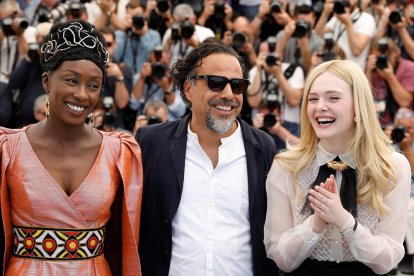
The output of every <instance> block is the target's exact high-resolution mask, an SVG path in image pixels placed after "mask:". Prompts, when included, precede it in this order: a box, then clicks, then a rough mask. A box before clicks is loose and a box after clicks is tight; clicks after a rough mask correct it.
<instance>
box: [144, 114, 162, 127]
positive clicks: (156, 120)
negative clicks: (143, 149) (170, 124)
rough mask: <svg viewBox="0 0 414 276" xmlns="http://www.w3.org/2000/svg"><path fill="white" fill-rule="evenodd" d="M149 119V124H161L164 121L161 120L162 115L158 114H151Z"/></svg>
mask: <svg viewBox="0 0 414 276" xmlns="http://www.w3.org/2000/svg"><path fill="white" fill-rule="evenodd" d="M147 120H148V123H147V124H148V125H153V124H160V123H162V121H161V119H160V117H158V116H156V115H150V116H148V118H147Z"/></svg>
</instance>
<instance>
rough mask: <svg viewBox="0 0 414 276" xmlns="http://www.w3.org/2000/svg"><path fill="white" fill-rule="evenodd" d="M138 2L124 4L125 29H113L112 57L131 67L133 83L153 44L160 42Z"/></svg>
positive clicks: (158, 35)
mask: <svg viewBox="0 0 414 276" xmlns="http://www.w3.org/2000/svg"><path fill="white" fill-rule="evenodd" d="M138 2H139V1H134V0H131V1H130V2H129V3H128V4H127V6H126V12H127V15H126V19H125V24H126V27H127V29H126V31H121V30H117V31H115V37H116V41H117V47H116V49H115V54H114V58H115V60H116V61H118V62H121V63H125V64H126V65H128V66H129V67H130V68H131V69H132V71H133V74H134V78H133V83H135V82H136V81H137V79H138V77H139V74H140V72H141V68H142V67H143V64H144V62H145V61H146V60H148V57H149V55H150V54H151V52H152V50H153V49H154V47H155V45H158V44H160V43H161V37H160V34H159V33H158V32H157V31H154V30H152V29H149V28H148V23H147V20H146V18H145V17H144V9H143V7H142V6H140V5H139V3H138Z"/></svg>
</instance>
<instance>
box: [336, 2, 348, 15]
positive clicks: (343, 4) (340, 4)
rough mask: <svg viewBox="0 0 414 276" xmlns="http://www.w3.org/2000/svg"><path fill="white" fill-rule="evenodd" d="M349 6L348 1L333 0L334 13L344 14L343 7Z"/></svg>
mask: <svg viewBox="0 0 414 276" xmlns="http://www.w3.org/2000/svg"><path fill="white" fill-rule="evenodd" d="M346 7H349V2H348V1H344V0H335V1H334V7H333V12H334V13H336V14H344V13H345V8H346Z"/></svg>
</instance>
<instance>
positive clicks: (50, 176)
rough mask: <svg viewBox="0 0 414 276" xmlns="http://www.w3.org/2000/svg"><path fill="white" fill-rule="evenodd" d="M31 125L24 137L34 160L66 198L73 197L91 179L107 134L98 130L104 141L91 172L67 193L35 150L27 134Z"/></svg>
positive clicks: (25, 130) (25, 131)
mask: <svg viewBox="0 0 414 276" xmlns="http://www.w3.org/2000/svg"><path fill="white" fill-rule="evenodd" d="M28 128H29V127H26V128H25V129H24V137H25V139H26V142H27V144H28V147H29V149H30V151H31V154H32V155H33V158H34V160H35V162H37V163H38V165H39V167H40V168H41V169H42V170H43V172H44V174H45V175H46V176H47V177H48V178H49V179H51V180H52V182H53V184H54V186H55V187H56V188H57V189H58V190H59V192H60V193H61V194H62V195H64V196H65V197H66V198H68V199H71V198H72V197H73V195H75V194H77V192H78V190H80V189H81V188H82V187H83V186H84V185H85V183H86V182H87V180H88V179H89V177H90V175H91V174H92V172H93V171H94V170H95V167H96V166H97V165H96V163H97V162H96V160H98V158H99V157H100V156H101V154H102V151H103V144H104V142H105V139H106V137H105V135H103V134H102V133H100V132H99V131H98V133H99V134H100V135H101V136H102V141H101V145H100V146H99V151H98V155H97V156H96V158H95V161H94V162H93V165H92V167H91V169H90V170H89V172H88V174H87V175H86V177H85V179H83V180H82V182H81V184H79V186H78V187H77V188H76V189H75V190H74V191H73V192H72V193H71V194H67V193H66V192H65V191H64V190H63V188H62V186H60V185H59V183H58V182H57V180H56V179H55V178H54V177H53V176H52V174H51V173H50V172H49V171H48V170H47V169H46V167H45V166H44V165H43V163H42V161H40V159H39V157H38V156H37V154H36V152H35V150H34V148H33V146H32V144H31V143H30V140H29V137H28V136H27V129H28Z"/></svg>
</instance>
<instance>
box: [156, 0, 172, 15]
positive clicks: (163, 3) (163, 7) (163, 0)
mask: <svg viewBox="0 0 414 276" xmlns="http://www.w3.org/2000/svg"><path fill="white" fill-rule="evenodd" d="M169 8H170V5H169V4H168V1H167V0H158V3H157V9H158V11H159V12H161V13H164V12H166V11H168V9H169Z"/></svg>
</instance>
